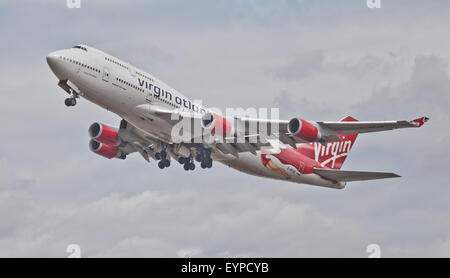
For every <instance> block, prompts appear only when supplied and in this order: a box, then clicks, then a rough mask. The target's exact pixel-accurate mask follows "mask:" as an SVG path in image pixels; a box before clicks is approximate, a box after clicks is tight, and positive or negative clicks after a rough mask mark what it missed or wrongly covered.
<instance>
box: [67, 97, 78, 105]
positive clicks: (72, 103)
mask: <svg viewBox="0 0 450 278" xmlns="http://www.w3.org/2000/svg"><path fill="white" fill-rule="evenodd" d="M64 104H65V105H66V106H75V104H77V100H76V99H75V98H66V99H65V100H64Z"/></svg>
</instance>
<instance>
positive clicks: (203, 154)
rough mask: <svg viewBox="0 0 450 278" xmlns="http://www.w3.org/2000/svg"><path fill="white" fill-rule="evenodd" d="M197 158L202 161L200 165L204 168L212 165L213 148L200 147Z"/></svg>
mask: <svg viewBox="0 0 450 278" xmlns="http://www.w3.org/2000/svg"><path fill="white" fill-rule="evenodd" d="M195 160H196V161H197V162H200V167H202V169H205V168H211V167H212V159H211V150H210V149H204V148H203V149H200V151H199V152H198V153H197V155H196V156H195Z"/></svg>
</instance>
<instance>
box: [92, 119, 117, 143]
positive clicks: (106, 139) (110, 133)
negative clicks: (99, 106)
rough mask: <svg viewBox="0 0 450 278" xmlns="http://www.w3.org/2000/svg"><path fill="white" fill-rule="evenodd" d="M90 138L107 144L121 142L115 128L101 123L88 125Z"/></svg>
mask: <svg viewBox="0 0 450 278" xmlns="http://www.w3.org/2000/svg"><path fill="white" fill-rule="evenodd" d="M88 132H89V136H90V137H91V139H93V140H95V141H97V142H99V143H103V144H106V145H109V146H118V145H119V144H120V143H121V140H120V138H119V134H118V133H117V129H115V128H113V127H110V126H107V125H105V124H102V123H93V124H92V125H91V126H90V127H89V130H88Z"/></svg>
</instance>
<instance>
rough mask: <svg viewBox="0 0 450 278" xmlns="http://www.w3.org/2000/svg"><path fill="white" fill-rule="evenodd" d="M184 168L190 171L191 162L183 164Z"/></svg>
mask: <svg viewBox="0 0 450 278" xmlns="http://www.w3.org/2000/svg"><path fill="white" fill-rule="evenodd" d="M183 168H184V170H186V171H189V163H185V164H184V165H183Z"/></svg>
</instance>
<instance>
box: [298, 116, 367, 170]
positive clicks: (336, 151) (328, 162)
mask: <svg viewBox="0 0 450 278" xmlns="http://www.w3.org/2000/svg"><path fill="white" fill-rule="evenodd" d="M357 121H358V120H356V119H354V118H352V117H350V116H347V117H345V118H344V119H342V120H341V122H357ZM337 136H338V137H339V139H341V141H337V142H325V143H318V142H314V143H305V144H301V145H300V146H299V147H298V148H297V150H298V151H299V152H300V153H302V154H304V155H307V156H308V157H310V158H312V159H314V160H316V161H318V162H319V163H320V164H322V165H323V166H327V167H330V168H332V169H337V170H338V169H341V167H342V164H344V161H345V159H346V158H347V155H348V153H349V152H350V150H351V149H352V147H353V144H354V143H355V140H356V137H358V134H350V135H337Z"/></svg>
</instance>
